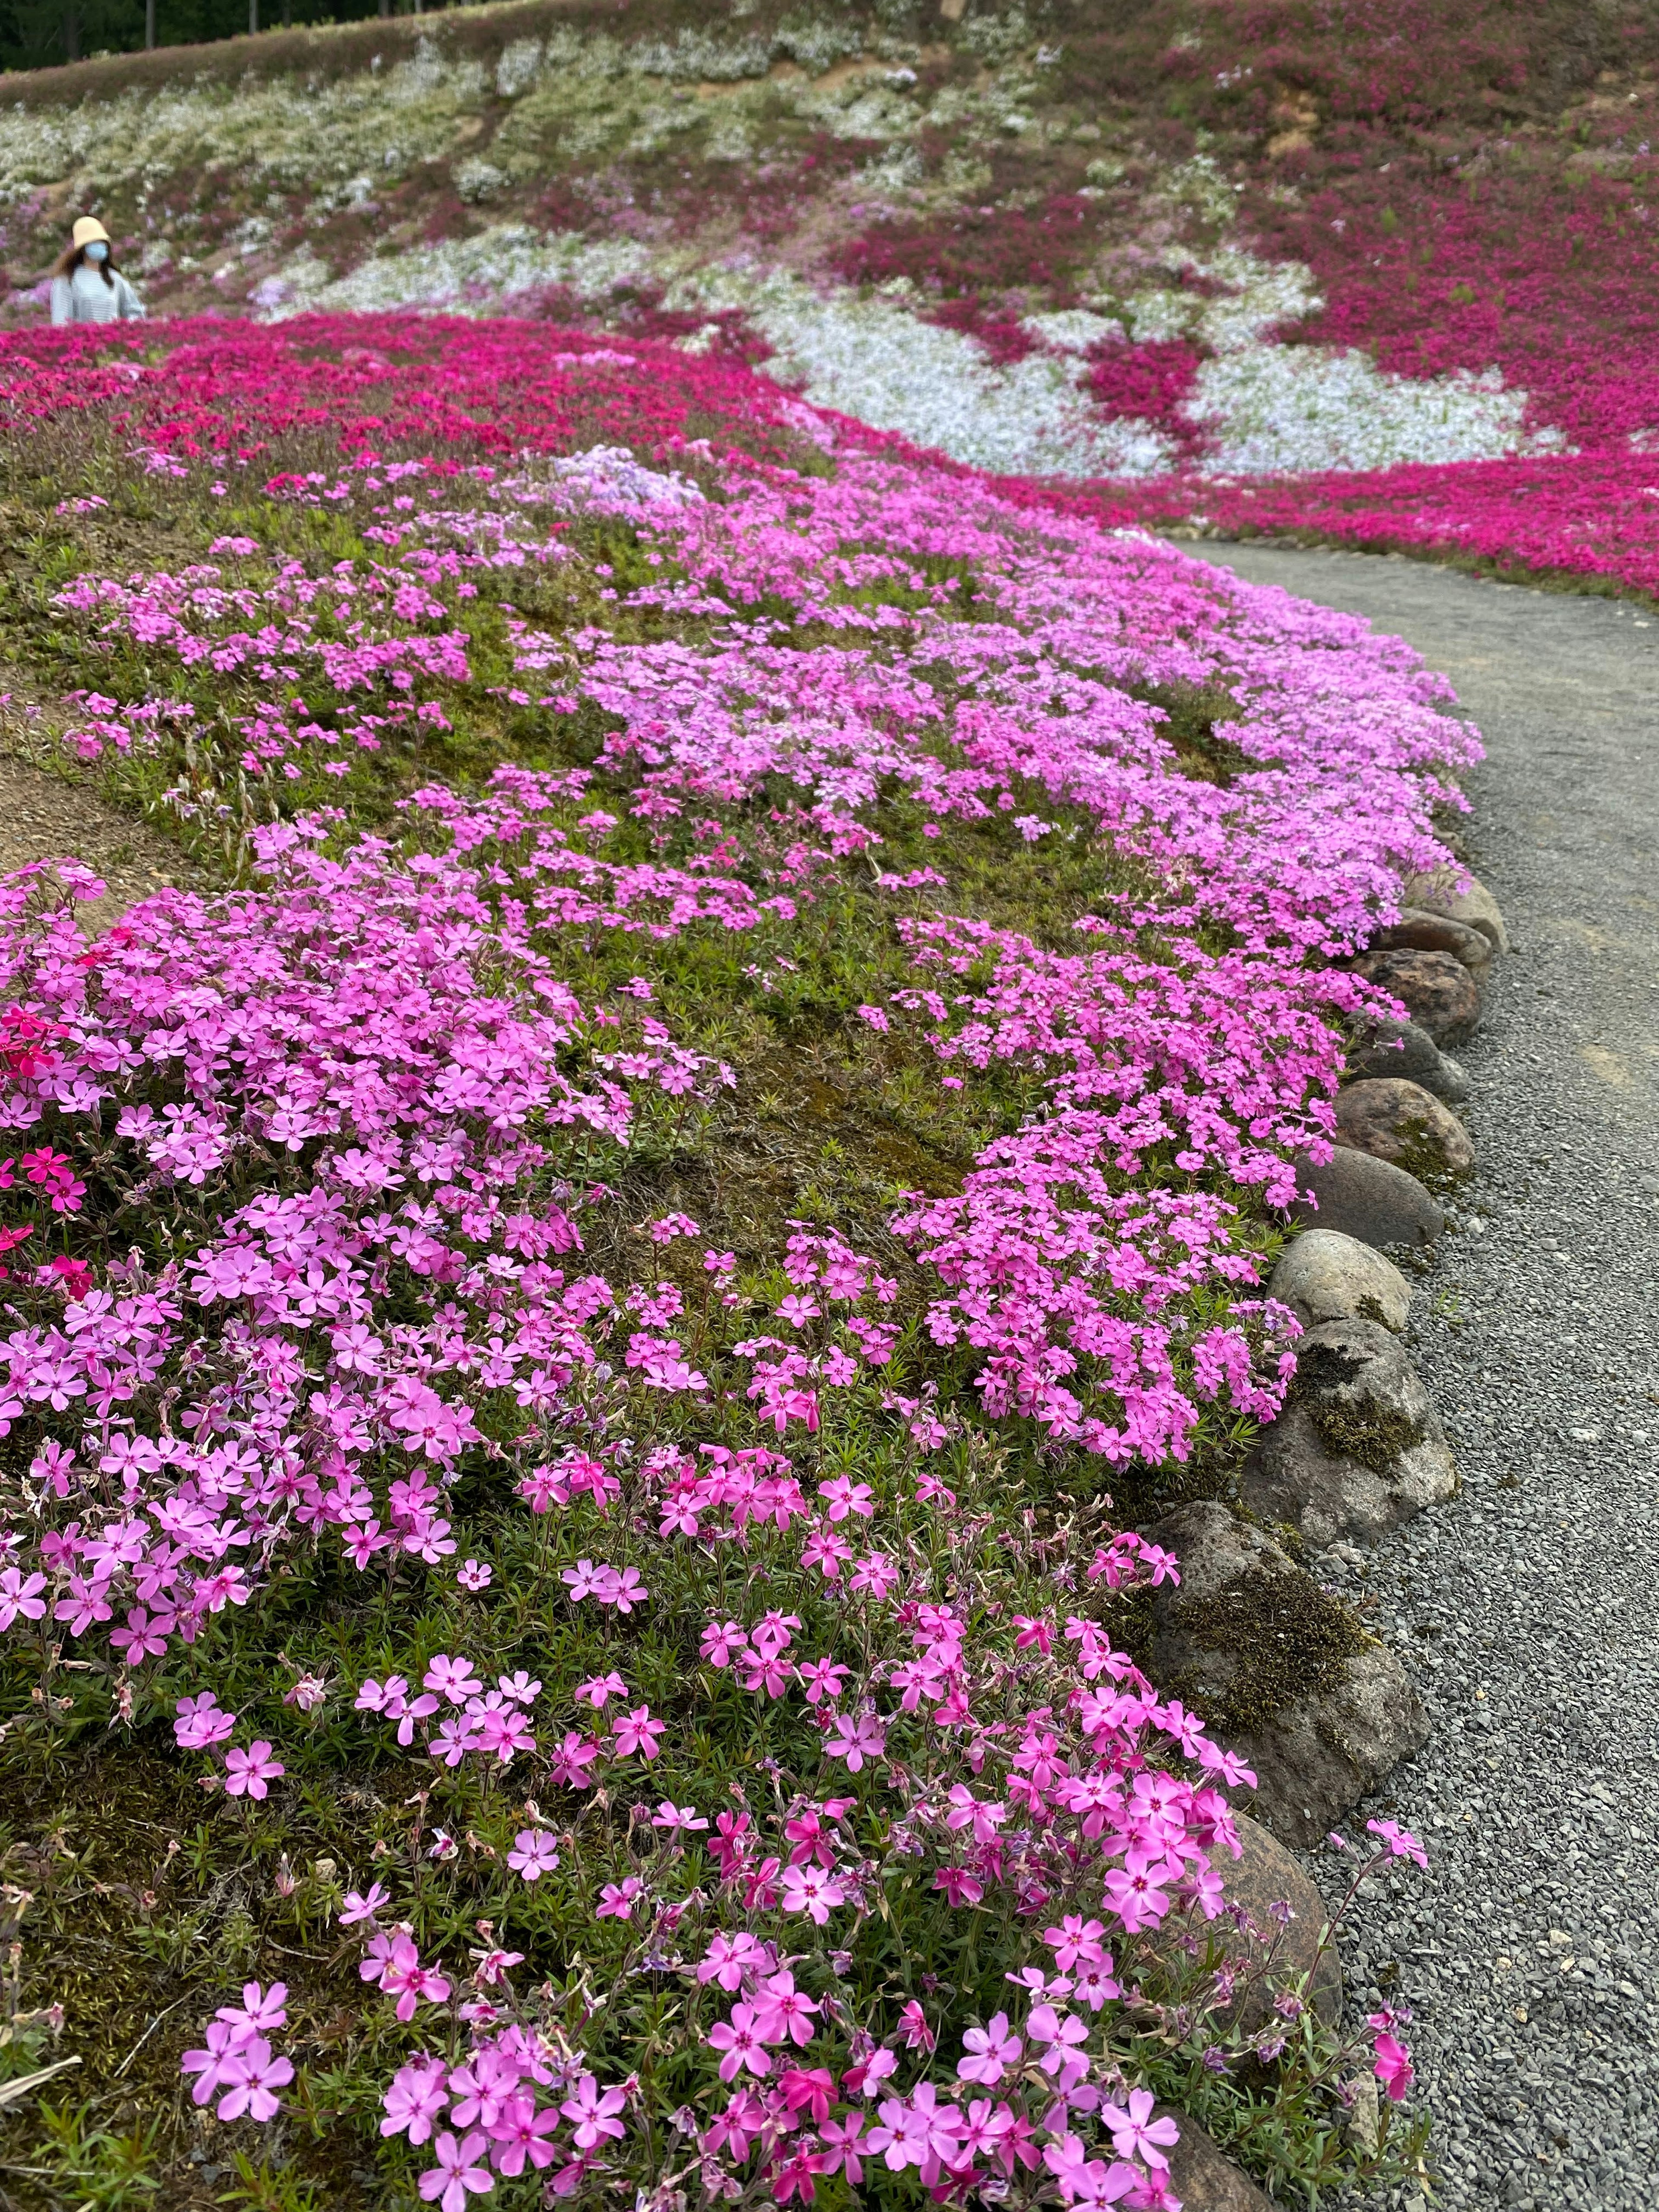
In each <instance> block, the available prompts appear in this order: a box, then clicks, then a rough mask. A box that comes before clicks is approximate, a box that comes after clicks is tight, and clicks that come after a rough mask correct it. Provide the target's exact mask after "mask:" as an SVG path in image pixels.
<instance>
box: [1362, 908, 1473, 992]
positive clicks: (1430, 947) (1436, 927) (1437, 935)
mask: <svg viewBox="0 0 1659 2212" xmlns="http://www.w3.org/2000/svg"><path fill="white" fill-rule="evenodd" d="M1370 950H1371V951H1374V952H1404V951H1412V952H1449V953H1450V955H1451V957H1452V958H1453V959H1454V960H1461V961H1462V963H1463V965H1464V966H1465V967H1466V968H1467V969H1468V971H1469V973H1470V975H1476V976H1480V977H1481V978H1482V979H1483V980H1484V978H1485V977H1486V974H1487V972H1488V971H1489V970H1490V969H1491V967H1492V962H1493V961H1494V960H1495V959H1496V958H1497V957H1498V955H1497V952H1496V951H1495V950H1494V949H1493V946H1492V941H1491V939H1489V938H1486V937H1483V936H1482V934H1481V933H1480V931H1479V930H1478V929H1474V928H1471V927H1470V926H1469V924H1468V922H1466V921H1454V920H1453V919H1452V917H1451V915H1449V914H1433V913H1431V912H1430V911H1429V909H1428V908H1426V907H1415V906H1408V907H1407V908H1406V909H1405V911H1404V913H1403V914H1402V915H1401V917H1400V919H1399V921H1392V922H1390V923H1389V925H1388V926H1387V927H1386V928H1383V929H1379V930H1378V931H1377V933H1376V936H1375V937H1373V938H1372V939H1371V942H1370Z"/></svg>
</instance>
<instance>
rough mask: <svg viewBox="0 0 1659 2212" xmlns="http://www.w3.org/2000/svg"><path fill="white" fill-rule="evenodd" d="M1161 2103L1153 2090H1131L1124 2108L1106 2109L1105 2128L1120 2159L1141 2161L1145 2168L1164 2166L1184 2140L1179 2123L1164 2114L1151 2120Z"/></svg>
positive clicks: (1112, 2107) (1104, 2115)
mask: <svg viewBox="0 0 1659 2212" xmlns="http://www.w3.org/2000/svg"><path fill="white" fill-rule="evenodd" d="M1157 2102H1158V2100H1157V2099H1156V2098H1155V2097H1154V2096H1153V2094H1152V2091H1151V2090H1150V2089H1132V2090H1131V2091H1130V2092H1129V2096H1128V2101H1127V2104H1124V2105H1103V2106H1101V2108H1100V2117H1101V2121H1102V2124H1103V2125H1104V2126H1105V2127H1106V2128H1108V2129H1109V2130H1110V2132H1111V2137H1112V2147H1113V2148H1114V2149H1115V2151H1116V2153H1117V2154H1118V2156H1119V2157H1120V2158H1133V2159H1138V2160H1139V2161H1140V2163H1141V2164H1142V2165H1143V2166H1164V2167H1167V2166H1168V2165H1169V2163H1170V2157H1169V2154H1170V2150H1171V2149H1172V2148H1173V2147H1174V2146H1175V2145H1176V2143H1178V2142H1180V2140H1181V2128H1180V2124H1179V2123H1178V2122H1177V2121H1176V2120H1175V2119H1174V2118H1171V2117H1170V2114H1169V2113H1167V2112H1166V2113H1165V2114H1164V2118H1162V2119H1154V2118H1152V2110H1153V2107H1154V2106H1155V2105H1156V2104H1157Z"/></svg>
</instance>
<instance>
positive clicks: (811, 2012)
mask: <svg viewBox="0 0 1659 2212" xmlns="http://www.w3.org/2000/svg"><path fill="white" fill-rule="evenodd" d="M822 2009H823V2008H822V2007H821V2006H820V2004H819V2003H818V2001H817V1998H816V1997H810V1996H807V1994H806V1992H805V1990H798V1989H797V1988H796V1987H795V1978H794V1976H793V1974H792V1973H791V1972H789V1970H788V1968H787V1966H786V1967H783V1968H781V1970H780V1971H779V1972H777V1973H775V1974H769V1975H768V1976H767V1978H766V1979H765V1980H764V1981H763V1982H762V1983H761V1984H760V1986H759V1988H758V1989H757V1991H756V1993H755V2027H756V2033H757V2035H758V2036H759V2037H760V2039H761V2040H762V2041H763V2042H765V2043H781V2042H783V2041H785V2040H786V2039H787V2040H788V2041H789V2042H792V2043H801V2044H806V2043H810V2042H811V2040H812V2037H813V2035H814V2033H816V2031H815V2029H814V2027H813V2025H812V2023H813V2021H814V2020H815V2019H816V2017H817V2015H818V2013H819V2012H820V2011H821V2010H822Z"/></svg>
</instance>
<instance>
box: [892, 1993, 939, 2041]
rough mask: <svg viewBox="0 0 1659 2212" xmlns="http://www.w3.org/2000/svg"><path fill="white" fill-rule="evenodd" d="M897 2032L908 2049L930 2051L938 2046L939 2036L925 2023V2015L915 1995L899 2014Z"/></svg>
mask: <svg viewBox="0 0 1659 2212" xmlns="http://www.w3.org/2000/svg"><path fill="white" fill-rule="evenodd" d="M899 2033H900V2034H901V2035H902V2037H903V2038H904V2041H905V2046H906V2048H907V2049H908V2050H911V2051H933V2050H934V2049H936V2048H937V2046H938V2043H939V2038H938V2037H937V2036H936V2035H935V2034H934V2033H933V2029H932V2028H931V2027H929V2026H928V2025H927V2014H926V2013H925V2012H924V2011H923V2010H922V2008H921V2004H920V2003H919V2002H918V2001H917V2000H916V1999H915V1997H912V1998H911V2000H910V2002H909V2003H908V2004H907V2005H906V2006H905V2007H904V2008H903V2010H902V2012H901V2013H900V2015H899Z"/></svg>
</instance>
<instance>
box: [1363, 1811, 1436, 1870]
mask: <svg viewBox="0 0 1659 2212" xmlns="http://www.w3.org/2000/svg"><path fill="white" fill-rule="evenodd" d="M1365 1826H1366V1828H1367V1829H1368V1831H1369V1832H1370V1834H1372V1835H1373V1836H1380V1837H1381V1838H1383V1844H1384V1845H1385V1846H1386V1847H1387V1850H1388V1853H1389V1857H1390V1858H1396V1859H1411V1860H1413V1861H1414V1862H1415V1863H1416V1864H1417V1865H1419V1866H1420V1867H1426V1866H1427V1865H1428V1863H1429V1855H1428V1853H1427V1852H1426V1851H1425V1850H1424V1848H1423V1846H1422V1844H1419V1842H1418V1840H1417V1838H1416V1837H1415V1836H1414V1835H1413V1833H1412V1832H1411V1830H1410V1829H1409V1828H1402V1827H1401V1826H1400V1824H1399V1822H1398V1821H1396V1820H1367V1821H1366V1823H1365Z"/></svg>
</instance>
